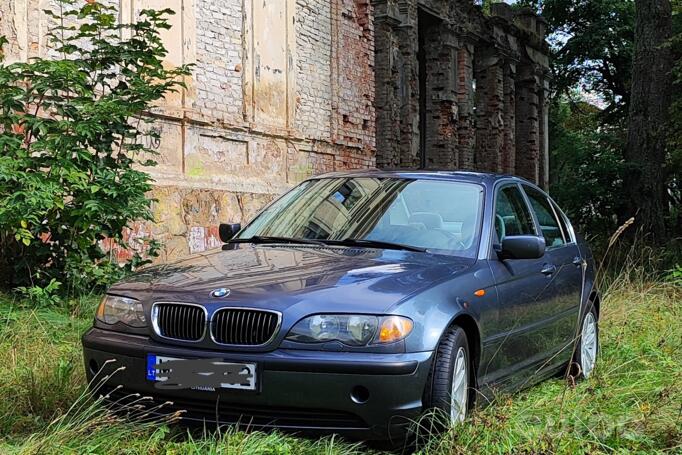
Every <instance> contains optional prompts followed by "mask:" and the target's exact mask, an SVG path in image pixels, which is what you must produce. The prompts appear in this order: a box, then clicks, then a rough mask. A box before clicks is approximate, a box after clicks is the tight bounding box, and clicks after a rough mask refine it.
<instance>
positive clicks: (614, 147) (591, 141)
mask: <svg viewBox="0 0 682 455" xmlns="http://www.w3.org/2000/svg"><path fill="white" fill-rule="evenodd" d="M601 115H602V112H601V109H599V108H598V107H596V106H594V105H592V104H589V103H587V102H584V101H579V102H574V101H573V100H572V99H571V98H568V97H559V98H556V99H555V100H554V101H553V102H552V105H551V106H550V111H549V132H550V137H549V140H550V144H551V148H550V162H551V164H552V172H551V174H550V176H551V180H550V192H551V193H552V196H553V197H554V198H555V199H557V201H558V202H559V203H560V205H561V206H562V208H563V209H564V210H566V212H567V213H568V214H569V216H570V218H571V220H572V221H573V222H574V223H575V224H576V225H577V228H578V230H579V231H580V232H581V233H584V234H587V235H589V237H590V238H591V241H592V242H593V245H594V246H596V247H597V248H598V249H600V248H599V247H600V246H601V245H600V244H599V242H600V241H602V240H606V239H608V237H609V235H610V234H611V233H612V232H613V231H614V230H615V229H616V228H617V227H618V224H617V223H618V220H617V218H616V216H615V215H614V214H615V213H616V211H617V209H618V207H619V206H620V205H621V204H622V203H623V185H622V174H623V158H622V153H621V149H622V135H621V130H620V128H609V127H608V126H603V125H602V123H601Z"/></svg>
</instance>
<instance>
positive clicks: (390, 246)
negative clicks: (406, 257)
mask: <svg viewBox="0 0 682 455" xmlns="http://www.w3.org/2000/svg"><path fill="white" fill-rule="evenodd" d="M322 241H323V242H324V243H326V244H327V245H342V246H364V247H368V248H383V249H386V250H405V251H417V252H419V253H425V252H426V251H427V250H426V248H421V247H418V246H412V245H404V244H402V243H394V242H384V241H382V240H368V239H351V238H347V239H343V240H326V239H325V240H322Z"/></svg>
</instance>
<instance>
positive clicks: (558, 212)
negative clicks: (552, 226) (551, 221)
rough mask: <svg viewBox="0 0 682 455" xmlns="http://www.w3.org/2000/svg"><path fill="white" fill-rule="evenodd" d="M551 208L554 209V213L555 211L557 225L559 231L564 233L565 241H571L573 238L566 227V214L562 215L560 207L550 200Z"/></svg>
mask: <svg viewBox="0 0 682 455" xmlns="http://www.w3.org/2000/svg"><path fill="white" fill-rule="evenodd" d="M550 202H551V201H550ZM552 208H553V209H554V213H556V216H557V218H559V226H561V231H562V232H563V233H564V240H566V243H572V242H573V241H574V240H573V239H572V238H571V231H570V230H569V228H568V220H567V219H566V216H565V215H562V213H561V209H559V207H558V206H557V205H556V204H555V203H554V202H552Z"/></svg>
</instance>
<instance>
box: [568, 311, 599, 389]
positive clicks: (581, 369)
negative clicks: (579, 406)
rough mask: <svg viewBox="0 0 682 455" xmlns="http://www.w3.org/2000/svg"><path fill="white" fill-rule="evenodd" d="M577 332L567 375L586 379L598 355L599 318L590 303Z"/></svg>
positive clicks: (592, 369)
mask: <svg viewBox="0 0 682 455" xmlns="http://www.w3.org/2000/svg"><path fill="white" fill-rule="evenodd" d="M579 330H580V331H579V332H578V340H577V341H576V343H575V352H574V353H573V360H572V362H571V367H570V370H569V374H570V375H571V376H573V377H574V378H576V379H587V378H589V377H590V375H591V374H592V372H593V371H594V366H595V364H596V362H597V357H598V355H599V318H598V317H597V312H596V310H595V308H594V305H593V304H592V303H590V309H589V311H588V312H586V313H585V315H584V316H583V317H582V319H581V321H580V327H579Z"/></svg>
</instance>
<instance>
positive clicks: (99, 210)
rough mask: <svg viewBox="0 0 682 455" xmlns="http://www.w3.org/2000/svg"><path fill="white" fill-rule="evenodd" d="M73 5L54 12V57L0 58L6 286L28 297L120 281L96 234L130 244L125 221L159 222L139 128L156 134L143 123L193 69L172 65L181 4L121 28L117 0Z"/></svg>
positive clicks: (1, 234) (0, 208)
mask: <svg viewBox="0 0 682 455" xmlns="http://www.w3.org/2000/svg"><path fill="white" fill-rule="evenodd" d="M73 3H74V2H73V1H72V0H59V1H58V4H59V11H58V12H52V11H45V13H46V14H47V15H48V16H49V18H50V20H51V22H52V24H53V26H52V28H51V30H50V32H49V33H48V42H49V45H48V48H49V53H50V54H51V57H50V58H48V59H43V58H37V59H32V60H31V61H29V62H25V63H14V64H5V63H3V62H1V61H0V251H2V254H0V285H3V286H4V287H9V288H15V287H24V288H25V289H24V293H25V294H28V295H40V294H41V293H40V290H45V289H48V288H49V289H52V290H53V291H54V290H57V289H61V291H60V292H62V293H78V290H79V289H74V286H75V285H77V286H78V287H79V288H82V289H86V288H88V287H91V286H93V285H94V286H96V285H106V284H107V283H106V282H107V276H113V277H114V278H116V275H117V273H113V272H115V271H116V270H118V267H111V266H109V265H107V264H108V259H107V258H106V255H105V253H104V251H103V250H102V248H101V247H100V245H99V243H98V242H99V241H101V240H103V239H105V238H111V239H113V240H114V241H115V242H117V243H119V244H121V245H123V246H126V245H125V243H124V241H123V231H124V229H125V228H126V226H128V225H129V223H130V222H131V221H133V220H151V219H152V215H151V211H150V203H151V201H150V200H149V199H148V198H147V197H146V196H145V194H146V193H147V192H148V191H149V190H150V189H151V182H152V179H151V178H150V176H149V175H148V174H147V173H146V172H145V171H144V169H145V168H146V167H148V166H153V165H155V164H156V163H155V162H154V161H153V159H152V158H153V152H152V151H151V150H148V149H146V148H145V147H144V145H143V144H142V143H143V142H144V141H142V140H140V139H141V137H140V136H142V135H145V134H146V135H148V136H149V135H152V136H154V138H158V135H156V136H155V133H143V131H142V130H141V129H140V128H141V127H142V126H143V124H144V123H145V122H147V121H149V120H148V118H147V117H145V116H144V114H145V113H147V112H148V111H149V110H150V109H151V108H152V107H153V106H154V105H155V103H157V102H158V101H160V100H162V99H163V97H164V96H165V95H166V94H167V93H169V92H171V91H175V90H177V89H178V88H180V87H182V86H183V76H185V75H187V74H189V69H188V67H186V66H183V67H180V68H171V69H169V68H166V67H164V65H163V64H162V61H163V58H164V57H165V56H166V54H167V51H166V49H165V48H164V46H163V44H162V42H161V39H160V35H159V32H160V30H162V29H168V28H169V27H170V26H169V24H168V22H167V20H166V16H167V15H168V14H173V12H172V11H171V10H162V11H154V10H144V11H142V12H141V17H140V19H139V20H138V22H136V23H134V24H119V23H118V22H117V12H116V10H115V9H114V8H112V7H110V6H106V5H102V4H100V3H97V2H94V1H88V2H84V3H85V5H84V6H82V7H80V8H76V7H74V6H73ZM6 42H7V41H6V39H4V37H0V46H2V44H5V43H6ZM1 58H2V54H1V53H0V59H1ZM134 261H136V262H134V263H135V264H139V263H140V258H139V257H137V258H135V259H134ZM127 266H128V268H130V267H131V264H130V263H129V264H127ZM103 267H104V268H105V270H107V272H109V273H107V276H103V274H102V273H97V270H101V269H102V268H103ZM54 283H61V284H64V286H61V287H60V286H58V285H57V286H56V285H55V284H54ZM32 288H35V289H33V291H31V289H32ZM36 289H37V290H36ZM91 290H92V289H88V291H91ZM45 292H47V291H45Z"/></svg>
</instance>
